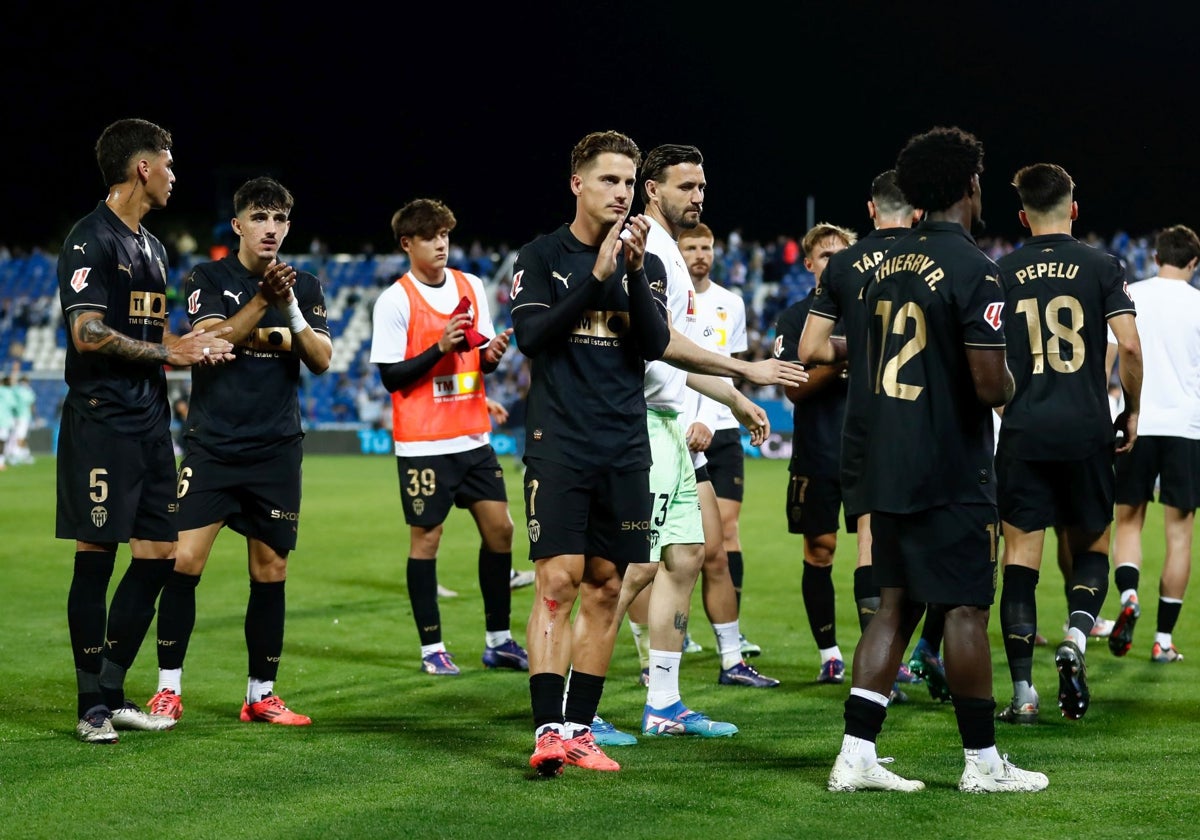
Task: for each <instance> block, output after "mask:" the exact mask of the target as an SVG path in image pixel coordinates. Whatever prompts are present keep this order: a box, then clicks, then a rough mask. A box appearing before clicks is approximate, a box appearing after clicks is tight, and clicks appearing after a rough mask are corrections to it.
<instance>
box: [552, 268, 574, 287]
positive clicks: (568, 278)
mask: <svg viewBox="0 0 1200 840" xmlns="http://www.w3.org/2000/svg"><path fill="white" fill-rule="evenodd" d="M550 276H551V277H553V278H554V279H555V280H561V281H562V284H563V288H564V289H569V288H570V285H569V284H568V283H567V281H568V280H570V279H571V273H570V272H567V276H566V277H563V276H562V275H561V274H559V273H558V272H557V271H551V272H550Z"/></svg>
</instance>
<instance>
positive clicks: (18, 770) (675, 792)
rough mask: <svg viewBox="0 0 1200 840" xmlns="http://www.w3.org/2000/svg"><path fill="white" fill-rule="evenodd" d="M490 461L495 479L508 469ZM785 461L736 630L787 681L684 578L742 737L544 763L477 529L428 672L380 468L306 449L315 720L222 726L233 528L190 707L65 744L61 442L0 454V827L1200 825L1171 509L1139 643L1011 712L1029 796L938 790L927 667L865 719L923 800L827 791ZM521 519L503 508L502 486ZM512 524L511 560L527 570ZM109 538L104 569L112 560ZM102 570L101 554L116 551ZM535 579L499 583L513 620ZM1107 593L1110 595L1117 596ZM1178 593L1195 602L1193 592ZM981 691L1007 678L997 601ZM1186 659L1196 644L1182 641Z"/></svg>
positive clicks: (699, 663)
mask: <svg viewBox="0 0 1200 840" xmlns="http://www.w3.org/2000/svg"><path fill="white" fill-rule="evenodd" d="M506 466H507V467H508V468H509V469H508V476H509V479H510V488H511V493H512V496H511V497H512V498H513V499H517V500H519V499H520V495H519V493H518V492H517V486H518V484H517V482H518V479H519V469H514V468H513V467H512V464H511V462H508V463H507V464H506ZM786 469H787V467H786V464H785V462H782V461H751V462H748V475H747V485H748V497H747V502H746V505H745V507H744V511H743V519H742V529H743V534H744V550H745V555H746V582H745V595H744V600H743V615H742V627H743V629H744V631H745V632H746V634H747V635H748V636H749V637H750V638H751V639H753V640H754V641H755V642H758V643H759V644H761V645H762V646H763V650H764V653H763V656H761V657H760V658H759V659H758V660H756V663H755V664H756V665H757V666H758V667H759V668H760V670H762V671H763V672H764V673H766V674H769V675H770V676H774V677H777V678H779V679H781V680H782V681H783V685H782V686H780V687H779V688H777V689H773V690H770V691H761V690H753V689H744V688H740V687H737V688H733V687H721V686H718V685H717V684H716V675H717V667H718V666H717V660H716V657H715V655H714V653H713V640H712V633H711V631H710V630H709V629H708V625H707V622H706V621H705V620H704V618H703V612H702V609H701V608H700V605H699V598H698V596H697V601H696V607H695V609H694V610H693V617H694V620H693V624H692V630H693V633H692V635H693V636H694V637H695V638H696V640H697V641H699V642H700V643H701V644H703V645H704V646H705V651H704V652H703V653H699V654H689V655H688V656H686V657H685V659H684V668H683V672H682V675H681V685H682V688H683V692H684V699H685V700H686V701H687V702H688V703H689V704H690V705H692V706H693V707H695V708H699V709H702V710H704V711H706V712H708V713H709V714H711V715H712V716H713V717H715V718H719V719H722V720H731V721H733V722H735V723H737V724H738V726H739V727H740V728H741V732H740V733H739V734H738V735H737V736H736V737H734V738H732V739H717V740H712V741H705V740H699V739H696V740H671V739H661V740H642V741H641V742H640V743H639V744H638V745H637V746H634V747H627V748H614V749H612V750H611V754H612V755H613V756H614V757H615V758H617V760H619V761H620V762H621V763H622V765H623V769H622V770H621V772H620V773H615V774H601V773H588V772H584V771H579V770H574V769H571V768H569V769H568V770H567V772H566V774H565V775H564V776H563V778H561V779H557V780H554V781H549V782H546V781H535V780H533V779H531V776H530V773H529V771H528V766H527V759H528V756H529V752H530V750H531V748H532V742H533V738H532V724H531V716H530V709H529V693H528V683H527V680H526V678H525V676H524V675H522V674H518V673H514V672H509V671H505V672H490V671H485V670H484V669H483V668H482V666H481V665H480V664H479V657H480V654H481V653H482V647H483V620H482V607H481V602H480V598H479V595H478V586H477V584H476V582H475V552H476V546H477V542H478V540H477V537H476V535H475V531H474V526H473V523H472V521H471V519H470V517H469V515H468V514H466V513H465V512H463V511H455V513H454V514H453V515H452V517H451V519H450V520H449V521H448V523H447V529H446V536H445V538H444V542H443V550H442V553H441V563H440V576H441V580H442V582H443V583H445V584H446V585H448V586H450V587H451V588H453V589H456V590H458V591H459V592H460V593H461V595H460V597H458V598H456V599H451V600H444V601H442V604H441V607H442V623H443V626H444V627H445V629H446V640H447V643H448V646H449V648H450V650H451V651H452V652H454V653H455V655H456V658H457V661H458V663H459V665H460V666H462V667H463V674H462V676H460V677H458V678H455V679H448V678H433V677H428V676H425V675H423V674H421V673H419V671H418V667H417V666H418V656H419V654H418V646H417V639H416V631H415V628H414V627H413V624H412V617H411V614H410V610H409V607H408V600H407V595H406V592H405V583H404V564H405V557H406V555H407V546H408V537H407V531H406V528H405V526H404V522H403V517H402V514H401V511H400V506H399V502H398V496H397V493H398V491H397V480H396V473H395V466H394V461H393V460H392V459H391V458H389V457H386V456H376V457H353V456H346V457H337V456H323V457H316V456H314V457H310V458H308V459H306V461H305V495H304V517H303V522H302V525H301V533H300V546H299V549H298V550H297V551H296V552H295V553H294V554H293V555H292V560H291V564H290V565H291V575H290V580H289V584H288V626H287V642H286V647H285V651H284V659H283V664H282V666H281V669H280V679H279V681H278V683H277V685H278V689H279V692H280V694H281V695H283V696H284V697H285V698H286V699H287V701H288V702H289V703H290V704H291V705H292V706H293V707H294V708H296V709H297V710H299V711H302V712H304V713H307V714H310V715H312V717H313V719H314V721H315V723H314V724H313V726H311V727H308V728H304V729H288V728H283V727H268V726H262V725H250V724H243V723H240V722H239V721H238V719H237V714H238V710H239V708H240V704H241V698H242V695H243V692H244V690H245V669H246V654H245V646H244V640H243V636H242V618H243V615H244V610H245V602H246V595H247V584H246V560H245V550H244V544H243V543H242V541H241V540H240V538H239V537H238V536H237V535H236V534H233V533H231V532H228V531H227V532H224V533H223V534H222V536H221V537H220V538H219V540H218V542H217V548H216V551H215V552H214V555H213V557H212V559H211V560H210V562H209V566H208V571H207V572H206V573H205V575H204V579H203V582H202V584H201V586H200V589H199V593H198V598H199V619H198V622H197V627H196V633H195V636H194V637H193V640H192V644H191V649H190V653H189V656H188V663H187V669H186V671H185V674H184V698H185V703H186V713H185V715H184V717H183V720H182V721H181V722H180V724H179V726H178V728H177V729H176V730H175V731H173V732H168V733H141V732H131V733H122V736H121V742H120V744H118V745H115V746H108V747H105V746H90V745H85V744H81V743H79V742H77V741H76V740H75V739H74V737H73V728H74V723H75V709H74V704H75V688H74V673H73V666H72V664H71V658H70V651H69V646H68V639H67V628H66V616H65V611H66V593H67V586H68V582H69V580H70V575H71V571H70V570H71V558H72V547H71V545H70V544H69V543H67V542H64V541H58V540H55V539H54V538H53V536H52V535H53V531H54V527H53V520H54V462H53V459H52V458H49V457H43V458H41V459H39V461H38V463H37V464H36V465H35V466H33V467H18V468H11V469H9V470H8V471H7V472H5V473H0V535H2V538H3V543H4V552H3V558H4V559H3V572H2V580H3V583H4V586H3V589H4V593H5V595H4V613H3V615H4V617H3V619H2V621H3V630H4V632H3V636H2V638H3V647H2V650H0V710H2V712H3V714H0V836H4V837H8V838H32V837H46V838H64V837H66V838H74V837H118V836H120V837H134V838H137V837H141V838H147V837H152V836H161V837H170V838H275V837H287V838H310V837H311V838H338V837H345V838H359V837H406V838H407V837H411V838H425V837H462V838H472V840H483V838H492V837H548V836H552V835H553V836H569V837H570V836H577V837H580V838H592V837H604V838H620V839H621V840H632V838H642V837H646V838H668V837H703V838H707V837H738V838H741V837H805V836H813V835H817V834H820V835H822V837H823V838H830V839H832V838H840V837H856V838H857V837H862V836H865V835H868V834H876V835H883V836H888V835H901V836H909V837H938V838H942V837H971V838H993V837H994V838H1002V837H1003V838H1012V837H1018V838H1033V837H1055V838H1075V837H1078V838H1083V837H1114V836H1116V837H1123V836H1131V835H1133V834H1140V833H1153V834H1154V835H1156V836H1158V837H1191V836H1195V834H1196V832H1197V824H1198V823H1200V805H1197V801H1196V799H1194V798H1193V796H1194V792H1193V790H1194V787H1195V783H1194V780H1195V778H1196V776H1195V774H1196V773H1197V768H1198V766H1200V727H1198V726H1197V712H1196V710H1197V708H1200V682H1198V681H1197V680H1196V678H1195V676H1194V669H1195V667H1196V666H1195V662H1196V661H1197V659H1200V640H1198V638H1197V636H1198V633H1197V627H1198V622H1200V618H1197V612H1196V611H1195V610H1192V609H1189V608H1188V607H1187V606H1185V609H1184V611H1183V615H1182V618H1181V620H1180V623H1179V626H1178V627H1177V628H1176V633H1175V638H1176V643H1177V645H1178V646H1179V648H1180V649H1181V650H1183V651H1184V652H1185V654H1189V658H1188V659H1186V660H1185V661H1184V662H1182V663H1179V664H1177V665H1171V666H1158V665H1152V664H1151V663H1150V661H1149V652H1148V651H1149V643H1150V642H1151V641H1152V638H1153V630H1154V617H1155V613H1156V607H1155V606H1154V597H1153V594H1154V592H1155V588H1156V586H1157V574H1158V566H1159V563H1160V562H1161V560H1160V558H1161V545H1162V537H1161V518H1160V517H1159V513H1158V509H1157V508H1156V507H1155V506H1152V507H1151V512H1150V517H1149V522H1148V525H1147V532H1146V569H1145V570H1144V573H1143V586H1142V591H1143V602H1144V603H1146V604H1147V607H1146V608H1145V612H1144V613H1143V618H1142V623H1141V625H1140V626H1139V628H1138V634H1137V638H1136V641H1135V646H1134V649H1133V651H1132V652H1131V653H1130V655H1129V656H1128V657H1127V658H1125V659H1123V660H1118V659H1114V658H1113V657H1112V656H1111V655H1110V654H1109V652H1108V650H1107V646H1106V645H1105V644H1103V642H1101V643H1098V644H1093V645H1092V646H1091V648H1090V652H1091V656H1090V658H1089V665H1090V667H1089V676H1090V681H1091V685H1092V694H1093V705H1092V708H1091V710H1090V711H1089V712H1088V715H1087V717H1086V718H1085V719H1084V720H1082V721H1078V722H1069V721H1066V720H1064V719H1063V718H1061V717H1060V716H1059V715H1058V714H1057V712H1056V709H1055V708H1054V697H1055V692H1056V689H1057V681H1056V677H1055V675H1054V666H1053V661H1052V657H1053V653H1052V649H1049V648H1039V649H1038V659H1037V663H1036V670H1035V681H1036V682H1037V684H1038V686H1039V688H1040V691H1041V695H1042V698H1043V701H1042V702H1043V707H1042V722H1041V723H1040V724H1039V725H1038V726H1036V727H1020V728H1011V727H1003V728H1001V729H1000V730H999V732H998V740H999V746H1000V749H1001V751H1002V752H1008V753H1010V754H1011V756H1012V758H1013V759H1014V760H1015V761H1016V762H1017V763H1018V764H1020V765H1021V766H1023V767H1027V768H1030V769H1036V770H1041V771H1044V772H1046V773H1047V774H1048V775H1049V777H1050V789H1049V790H1048V791H1046V792H1045V793H1042V794H1027V795H1009V796H992V797H987V796H971V795H968V794H962V793H959V792H958V791H957V790H956V788H955V786H956V784H957V781H958V775H959V773H960V772H961V768H962V754H961V749H960V744H959V740H958V734H957V729H956V727H955V723H954V715H953V712H952V710H951V708H950V707H949V706H942V705H935V704H934V703H932V702H931V701H930V700H929V697H928V694H927V693H926V692H925V691H924V689H923V688H921V687H919V686H917V687H915V689H916V690H914V691H913V692H912V695H913V702H912V703H911V704H909V705H907V706H900V707H894V708H893V709H892V710H891V711H890V713H889V716H888V721H887V724H886V725H885V727H884V732H883V735H882V737H881V739H880V743H879V748H880V753H881V754H883V755H895V756H896V757H897V764H896V765H895V768H896V769H897V770H898V771H899V772H900V773H901V774H904V775H909V776H914V777H917V778H920V779H923V780H924V781H925V782H926V784H927V785H928V789H927V790H926V791H924V792H923V793H919V794H908V795H904V794H871V793H866V794H858V795H838V794H831V793H828V792H826V790H825V781H826V778H827V776H828V772H829V767H830V765H831V763H832V761H833V758H834V755H835V754H836V753H837V750H838V747H839V744H840V742H841V733H842V702H843V700H844V699H845V696H846V692H847V691H848V686H822V685H817V684H816V683H815V682H814V679H815V677H816V673H817V665H818V659H817V654H816V650H815V647H814V645H813V642H812V638H811V636H810V634H809V630H808V625H807V621H806V619H805V615H804V608H803V605H802V602H801V597H800V578H799V574H800V566H801V555H800V542H799V538H798V537H792V536H789V535H788V534H787V533H786V529H785V528H784V521H783V494H784V486H785V482H786ZM517 507H518V510H517V516H516V519H517V520H518V521H520V519H521V515H520V511H519V501H518V505H517ZM1048 543H1049V545H1048V549H1049V550H1048V552H1047V560H1046V564H1045V568H1044V571H1043V580H1042V584H1041V586H1040V587H1039V598H1040V601H1039V609H1040V616H1041V623H1042V630H1043V632H1044V633H1045V635H1047V636H1048V637H1050V638H1051V640H1055V639H1057V638H1059V637H1060V635H1061V624H1062V622H1063V620H1064V617H1065V601H1064V597H1063V594H1062V585H1061V576H1060V574H1059V572H1058V570H1057V567H1056V565H1055V564H1054V560H1053V554H1052V550H1053V538H1051V539H1050V540H1048ZM525 548H526V544H525V541H524V538H523V537H522V536H521V531H520V528H518V539H517V551H516V555H517V565H518V567H519V568H527V563H528V561H527V560H526V558H525ZM127 557H128V552H127V549H124V548H123V549H122V552H121V554H120V556H119V561H118V570H120V569H122V568H123V567H124V565H125V560H126V558H127ZM852 558H853V550H852V542H851V538H849V537H846V536H844V535H843V537H842V540H841V541H840V545H839V559H838V562H837V563H836V564H835V583H836V585H837V587H838V598H839V611H838V629H839V638H840V642H841V645H842V649H843V651H844V652H845V653H846V655H847V656H848V657H849V656H850V655H851V654H852V651H853V648H854V645H855V643H856V641H857V639H858V629H857V623H856V620H855V616H854V609H853V606H852V595H851V567H852V565H853V563H852ZM118 573H119V572H118ZM531 598H532V589H531V588H527V589H521V590H518V591H517V592H515V593H514V597H513V619H514V621H513V624H514V628H515V629H516V631H517V635H518V637H521V636H523V634H524V629H523V628H524V623H525V619H526V618H527V616H528V613H529V606H530V601H531ZM1115 598H1116V596H1115V594H1114V593H1111V592H1110V595H1109V600H1108V602H1107V603H1106V606H1105V610H1104V615H1105V616H1107V617H1112V616H1113V615H1114V614H1115V612H1116V607H1115V603H1116V600H1115ZM1188 606H1190V605H1188ZM992 633H993V643H992V657H993V660H994V664H995V674H996V683H995V693H996V696H997V698H999V699H1000V701H1001V702H1003V701H1004V700H1005V699H1007V697H1008V695H1009V682H1008V671H1007V667H1006V666H1005V663H1004V655H1003V649H1002V647H1001V645H1000V642H999V633H998V629H997V619H996V616H995V615H993V620H992ZM1192 653H1195V654H1196V655H1197V657H1196V658H1195V659H1194V658H1192V657H1191V656H1190V654H1192ZM153 656H154V655H153V646H152V644H151V645H146V646H144V647H143V650H142V654H141V656H140V657H139V659H138V662H137V664H136V665H135V666H134V668H133V670H132V671H131V673H130V677H129V681H128V689H129V692H130V695H131V697H133V698H134V699H136V700H138V701H139V702H145V700H146V699H147V698H148V697H149V696H150V695H151V694H152V693H153V691H154V689H155V687H156V686H155V685H154V682H155V670H154V668H155V664H154V658H153ZM637 675H638V663H637V658H636V654H635V653H634V650H633V644H632V641H631V639H630V637H629V635H628V630H627V629H623V630H622V635H621V638H620V639H619V640H618V647H617V654H616V657H615V660H614V663H613V667H612V670H611V673H610V675H609V681H608V684H607V688H606V691H605V695H604V701H603V703H602V707H601V711H602V713H603V714H604V715H605V716H606V717H608V718H610V719H611V720H612V721H613V722H614V723H616V724H617V725H618V726H619V727H621V728H624V729H627V730H632V729H635V728H636V726H637V725H638V722H639V720H640V713H641V707H642V703H643V701H644V692H643V689H641V688H640V687H639V686H637V685H636V683H635V681H636V679H637Z"/></svg>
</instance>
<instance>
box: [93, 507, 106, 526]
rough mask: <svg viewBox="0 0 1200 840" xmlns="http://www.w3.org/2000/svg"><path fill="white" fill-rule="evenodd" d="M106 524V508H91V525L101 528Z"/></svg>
mask: <svg viewBox="0 0 1200 840" xmlns="http://www.w3.org/2000/svg"><path fill="white" fill-rule="evenodd" d="M107 523H108V508H106V507H104V506H103V505H96V506H95V507H94V508H92V524H93V525H95V526H96V527H97V528H103V527H104V526H105V524H107Z"/></svg>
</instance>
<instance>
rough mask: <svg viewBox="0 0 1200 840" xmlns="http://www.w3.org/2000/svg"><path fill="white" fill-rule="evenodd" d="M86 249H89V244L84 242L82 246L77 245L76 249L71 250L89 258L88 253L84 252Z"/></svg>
mask: <svg viewBox="0 0 1200 840" xmlns="http://www.w3.org/2000/svg"><path fill="white" fill-rule="evenodd" d="M86 247H87V243H86V242H84V243H83V244H82V245H76V246H75V247H74V248H72V249H71V250H72V251H78V252H79V253H81V254H83V255H84V256H85V257H86V256H87V251H85V250H83V249H84V248H86Z"/></svg>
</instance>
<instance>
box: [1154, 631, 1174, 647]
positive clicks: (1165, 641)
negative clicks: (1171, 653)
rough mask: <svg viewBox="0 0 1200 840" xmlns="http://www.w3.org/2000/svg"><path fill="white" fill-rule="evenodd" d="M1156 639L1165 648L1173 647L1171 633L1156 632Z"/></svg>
mask: <svg viewBox="0 0 1200 840" xmlns="http://www.w3.org/2000/svg"><path fill="white" fill-rule="evenodd" d="M1154 641H1156V642H1158V643H1159V644H1160V645H1162V647H1163V650H1167V649H1168V648H1170V647H1171V634H1170V633H1155V634H1154Z"/></svg>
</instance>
